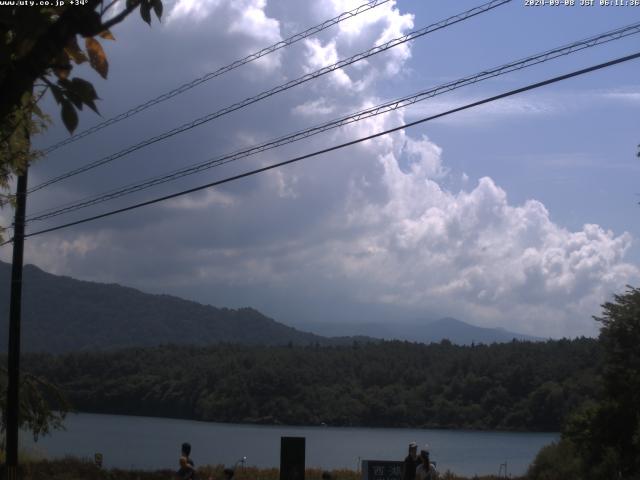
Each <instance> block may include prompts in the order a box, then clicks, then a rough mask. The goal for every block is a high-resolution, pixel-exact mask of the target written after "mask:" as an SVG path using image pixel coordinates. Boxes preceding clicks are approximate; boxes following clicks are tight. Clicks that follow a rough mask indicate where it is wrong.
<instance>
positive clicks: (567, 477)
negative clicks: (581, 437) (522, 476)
mask: <svg viewBox="0 0 640 480" xmlns="http://www.w3.org/2000/svg"><path fill="white" fill-rule="evenodd" d="M582 472H583V469H582V462H581V460H580V458H579V456H578V454H577V452H576V451H575V447H574V446H573V444H572V443H571V442H569V441H568V440H560V441H559V442H554V443H552V444H551V445H547V446H546V447H543V448H542V449H541V450H540V451H539V452H538V455H536V458H535V460H534V461H533V463H532V464H531V466H530V467H529V470H528V472H527V477H526V478H527V480H583V477H582Z"/></svg>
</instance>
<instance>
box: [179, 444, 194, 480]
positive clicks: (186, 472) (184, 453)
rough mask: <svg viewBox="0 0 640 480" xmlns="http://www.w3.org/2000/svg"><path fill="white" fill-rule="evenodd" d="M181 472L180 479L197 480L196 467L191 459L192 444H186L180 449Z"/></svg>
mask: <svg viewBox="0 0 640 480" xmlns="http://www.w3.org/2000/svg"><path fill="white" fill-rule="evenodd" d="M180 455H181V456H180V470H178V477H180V478H183V479H185V480H196V467H195V464H194V463H193V460H192V459H191V444H190V443H188V442H184V443H183V444H182V446H181V448H180Z"/></svg>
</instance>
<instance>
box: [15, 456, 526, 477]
mask: <svg viewBox="0 0 640 480" xmlns="http://www.w3.org/2000/svg"><path fill="white" fill-rule="evenodd" d="M223 468H224V467H223V465H215V466H214V465H205V466H203V467H200V468H198V478H199V480H208V479H212V480H222V478H223V475H222V470H223ZM322 472H323V470H320V469H317V468H316V469H307V470H306V473H305V480H321V476H322ZM330 472H331V477H332V478H333V479H335V480H360V473H359V472H356V471H355V470H346V469H341V470H330ZM20 478H21V479H23V480H173V479H175V478H176V477H175V473H174V471H173V470H153V471H146V470H119V469H101V468H98V467H96V466H95V465H94V464H93V463H92V462H90V461H87V460H79V459H77V458H73V457H68V458H63V459H58V460H33V461H29V462H26V463H23V464H22V466H21V475H20ZM440 478H441V480H499V479H498V477H496V476H493V475H490V476H485V477H473V479H469V478H468V477H460V476H458V475H455V474H453V473H451V472H445V473H444V474H442V475H441V476H440ZM235 480H279V470H278V469H277V468H255V467H247V468H240V469H238V471H237V472H236V475H235ZM513 480H518V479H516V478H514V479H513ZM520 480H524V478H522V479H520Z"/></svg>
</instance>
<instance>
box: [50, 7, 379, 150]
mask: <svg viewBox="0 0 640 480" xmlns="http://www.w3.org/2000/svg"><path fill="white" fill-rule="evenodd" d="M389 1H390V0H372V1H370V2H368V3H365V4H363V5H360V6H359V7H357V8H354V9H353V10H349V11H348V12H343V13H341V14H340V15H338V16H336V17H333V18H331V19H329V20H325V21H324V22H322V23H320V24H319V25H316V26H314V27H310V28H308V29H307V30H305V31H303V32H300V33H296V34H295V35H292V36H290V37H288V38H286V39H284V40H281V41H279V42H276V43H274V44H273V45H270V46H268V47H265V48H263V49H262V50H259V51H257V52H254V53H252V54H250V55H247V56H246V57H244V58H241V59H239V60H236V61H234V62H232V63H230V64H229V65H225V66H224V67H220V68H218V69H217V70H214V71H213V72H209V73H207V74H205V75H203V76H201V77H199V78H196V79H195V80H192V81H190V82H187V83H184V84H182V85H180V86H179V87H176V88H174V89H173V90H171V91H170V92H167V93H163V94H162V95H158V96H157V97H155V98H152V99H151V100H148V101H146V102H144V103H141V104H140V105H137V106H135V107H133V108H131V109H129V110H127V111H126V112H123V113H120V114H119V115H116V116H114V117H111V118H109V119H107V120H105V121H103V122H100V123H98V124H97V125H94V126H93V127H91V128H87V129H86V130H83V131H81V132H78V133H76V134H75V135H72V136H70V137H68V138H66V139H64V140H62V141H60V142H58V143H56V144H53V145H51V146H49V147H47V148H45V149H44V150H43V153H44V154H45V155H46V154H49V153H51V152H53V151H54V150H57V149H58V148H60V147H62V146H64V145H68V144H70V143H73V142H76V141H77V140H80V139H81V138H84V137H86V136H88V135H91V134H93V133H96V132H98V131H100V130H102V129H103V128H106V127H108V126H110V125H113V124H114V123H118V122H120V121H122V120H125V119H126V118H130V117H132V116H134V115H136V114H138V113H140V112H142V111H144V110H146V109H147V108H150V107H153V106H154V105H157V104H159V103H162V102H165V101H167V100H169V99H170V98H173V97H175V96H177V95H180V94H181V93H184V92H186V91H187V90H191V89H192V88H194V87H196V86H198V85H200V84H202V83H204V82H208V81H209V80H211V79H213V78H216V77H219V76H220V75H224V74H225V73H228V72H230V71H232V70H235V69H236V68H238V67H241V66H243V65H246V64H247V63H251V62H253V61H254V60H258V59H259V58H262V57H264V56H266V55H269V54H271V53H273V52H275V51H277V50H280V49H281V48H284V47H288V46H289V45H293V44H294V43H296V42H299V41H300V40H303V39H305V38H308V37H311V36H312V35H315V34H317V33H320V32H322V31H323V30H326V29H327V28H329V27H332V26H334V25H337V24H338V23H340V22H342V21H344V20H347V19H349V18H353V17H355V16H357V15H360V14H361V13H364V12H367V11H369V10H371V9H372V8H375V7H378V6H380V5H382V4H384V3H387V2H389Z"/></svg>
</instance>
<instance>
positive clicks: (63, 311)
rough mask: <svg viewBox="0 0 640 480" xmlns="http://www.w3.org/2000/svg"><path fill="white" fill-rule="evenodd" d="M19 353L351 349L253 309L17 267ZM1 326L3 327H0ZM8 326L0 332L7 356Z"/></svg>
mask: <svg viewBox="0 0 640 480" xmlns="http://www.w3.org/2000/svg"><path fill="white" fill-rule="evenodd" d="M10 272H11V267H10V265H9V264H7V263H4V262H0V292H4V294H3V295H0V312H4V314H3V315H2V316H1V318H3V319H5V321H6V319H7V318H8V311H9V291H10V288H9V280H10ZM22 314H23V320H22V346H23V350H24V351H29V352H50V353H62V352H71V351H95V350H98V349H100V350H102V349H116V348H125V347H140V346H142V347H145V346H147V347H151V346H156V345H162V344H166V343H174V344H192V345H203V346H204V345H211V344H214V343H219V342H230V343H231V342H232V343H241V344H247V345H254V344H259V345H286V344H287V343H289V342H292V343H294V344H300V345H308V344H309V343H316V342H319V343H321V344H345V343H347V344H350V343H351V342H352V341H353V339H351V338H326V337H322V336H320V335H314V334H313V333H309V332H303V331H300V330H297V329H295V328H292V327H289V326H287V325H284V324H282V323H279V322H276V321H275V320H273V319H272V318H269V317H267V316H265V315H263V314H262V313H260V312H259V311H257V310H254V309H252V308H241V309H237V310H234V309H229V308H215V307H212V306H210V305H202V304H200V303H197V302H192V301H189V300H184V299H182V298H178V297H174V296H171V295H151V294H148V293H144V292H141V291H139V290H136V289H134V288H128V287H123V286H121V285H117V284H105V283H95V282H85V281H80V280H76V279H74V278H70V277H63V276H58V275H52V274H50V273H47V272H44V271H42V270H40V269H39V268H37V267H35V266H33V265H27V266H25V268H24V299H23V311H22ZM0 326H2V325H0ZM7 332H8V328H7V327H3V328H0V351H3V350H4V351H6V350H5V349H6V345H7V343H8V341H7V337H6V335H7Z"/></svg>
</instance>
